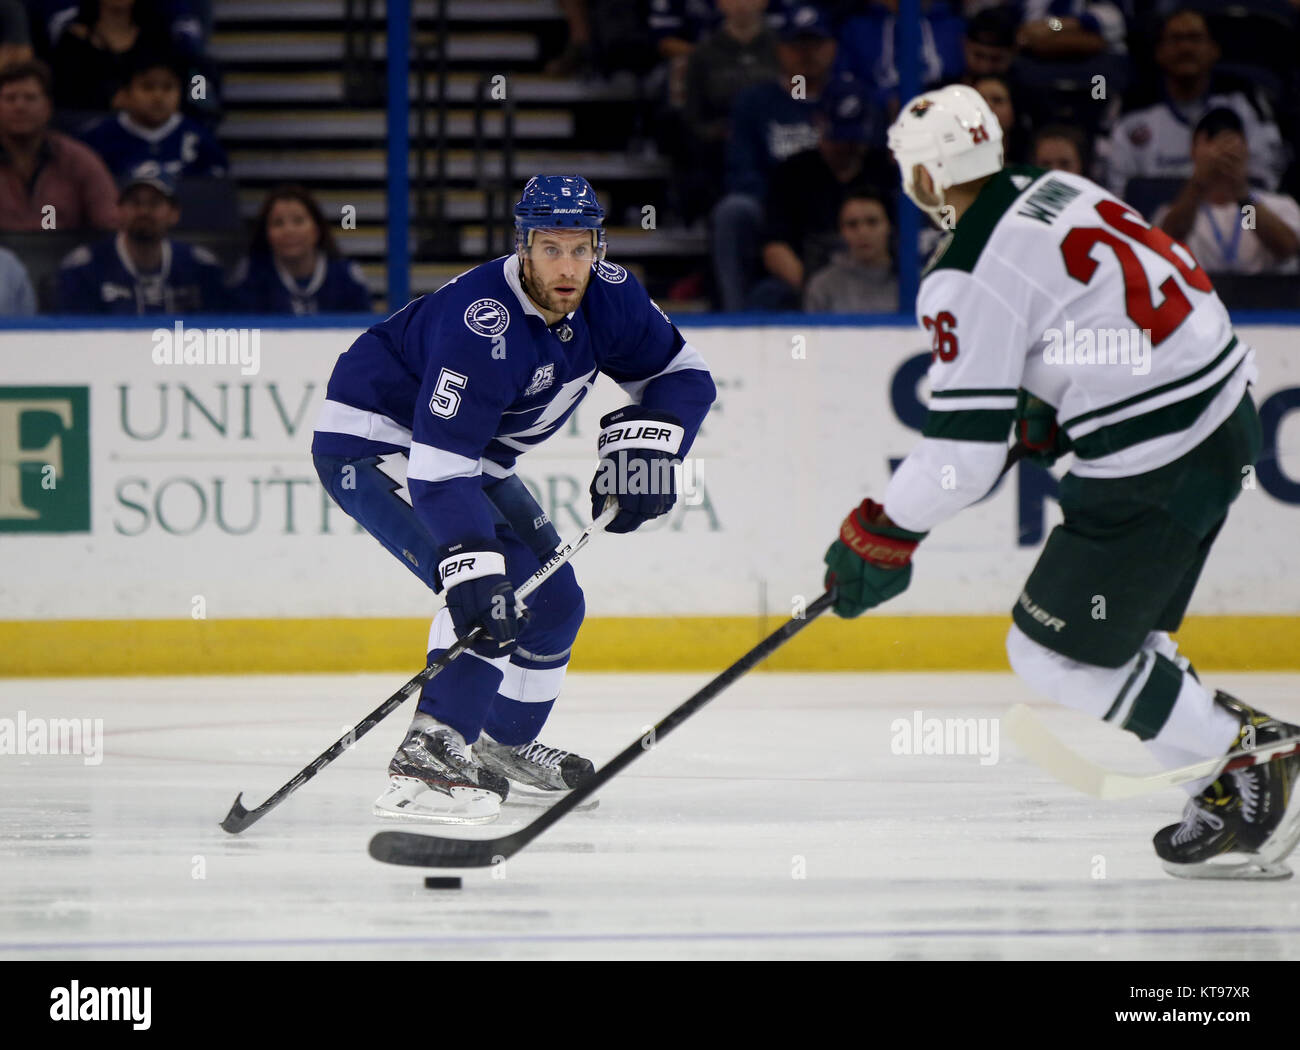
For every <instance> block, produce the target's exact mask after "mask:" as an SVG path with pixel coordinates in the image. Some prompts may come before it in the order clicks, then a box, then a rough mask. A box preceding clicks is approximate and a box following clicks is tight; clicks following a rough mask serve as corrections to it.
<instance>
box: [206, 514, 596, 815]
mask: <svg viewBox="0 0 1300 1050" xmlns="http://www.w3.org/2000/svg"><path fill="white" fill-rule="evenodd" d="M617 513H618V502H617V501H616V500H614V499H612V498H611V499H610V500H609V501H608V502H607V503H606V506H605V509H604V511H602V512H601V514H600V516H599V517H598V518H596V520H595V521H593V522H592V523H591V524H590V525H588V526H587V527H586V528H585V529H583V530H582V533H581V535H579V536H578V537H577V538H575V539H573V540H570V541H569V542H568V543H566V544H565V545H564V546H563V547H560V548H559V549H558V550H556V552H555V553H554V554H553V555H551V557H550V559H549V560H548V561H547V562H546V564H545V565H543V566H542V567H541V568H539V569H538V570H537V571H536V572H535V573H533V574H532V576H530V577H529V578H528V579H527V580H525V581H524V583H523V584H522V585H521V586H520V587H519V588H517V589H516V590H515V598H516V599H517V600H518V599H523V598H526V597H527V596H528V595H530V594H532V593H533V591H535V590H537V588H538V587H540V586H541V585H542V584H543V583H545V582H546V580H547V578H548V577H550V576H551V575H552V574H553V573H554V572H555V571H556V570H557V569H558V568H559V567H560V566H561V565H564V564H565V563H566V562H568V560H569V559H570V558H572V557H573V556H574V555H575V554H577V553H578V551H580V550H582V548H583V547H585V546H586V545H587V541H588V540H590V539H591V536H592V533H594V532H596V531H597V530H598V529H601V528H603V527H604V526H605V525H608V524H609V523H610V522H611V521H613V520H614V516H615V515H616V514H617ZM482 630H483V628H482V627H476V628H474V630H472V631H471V632H470V633H469V634H467V635H466V636H465V637H464V638H461V639H459V640H457V642H456V643H455V644H454V645H453V646H452V647H451V648H450V649H448V650H447V651H446V652H445V653H443V654H442V655H441V656H439V657H438V658H437V659H436V660H434V661H433V662H432V663H431V664H429V665H428V666H427V667H425V668H424V670H422V671H421V672H420V673H419V674H417V675H416V676H415V677H414V678H412V679H411V680H410V681H409V682H407V683H406V684H405V685H404V686H402V688H401V689H399V690H397V692H395V693H394V694H393V695H392V696H390V697H389V698H388V699H387V700H385V701H384V702H383V703H382V704H380V705H379V706H378V707H376V708H375V709H374V710H373V711H371V712H370V714H368V715H366V717H365V718H363V719H362V720H361V721H360V722H358V723H357V724H356V725H355V726H353V727H352V728H351V729H349V730H348V732H347V733H346V734H345V735H344V736H342V737H340V738H339V739H338V740H336V741H335V742H334V743H333V744H332V745H330V747H329V748H327V749H326V750H325V751H323V752H321V754H319V755H318V756H317V757H316V758H314V759H313V760H312V761H311V762H309V763H308V764H307V765H306V766H305V767H304V768H303V769H301V770H300V771H299V772H298V775H297V776H295V777H294V778H293V779H292V780H290V781H289V782H288V783H287V784H285V785H284V786H283V787H282V788H280V790H279V791H277V792H276V793H275V794H274V795H272V796H271V797H270V798H268V799H267V800H266V801H265V802H263V803H262V804H261V805H260V806H257V807H256V808H254V809H245V808H244V805H243V798H244V793H243V792H242V791H241V792H240V793H239V794H238V795H236V796H235V804H234V805H233V806H231V807H230V812H229V813H227V814H226V819H225V820H223V821H222V822H221V826H222V828H223V829H225V830H226V831H228V832H230V833H231V834H232V835H238V834H239V833H240V832H241V831H243V830H244V829H245V828H246V827H248V826H249V825H250V824H254V823H256V822H257V821H259V820H261V819H262V818H263V817H264V816H266V814H267V813H269V812H270V811H271V810H273V809H274V808H275V807H276V806H278V805H279V804H280V803H281V802H283V801H284V800H285V799H286V798H288V797H289V796H290V795H292V794H293V793H294V792H295V791H297V790H298V789H299V788H300V787H302V786H303V784H305V783H307V781H309V780H310V779H311V778H312V777H314V776H315V775H316V774H317V773H319V772H320V771H321V770H322V769H324V768H325V767H326V766H328V765H329V764H330V763H331V762H333V761H334V760H335V759H336V758H338V757H339V755H341V754H343V752H344V751H346V750H347V749H348V748H350V747H351V746H352V745H353V744H354V743H356V741H357V740H359V739H360V738H361V737H363V736H365V735H366V734H367V733H369V732H370V730H372V729H374V728H375V726H377V725H378V724H379V723H380V722H382V721H383V720H384V719H385V718H387V717H388V716H389V715H390V714H392V712H393V711H395V710H396V709H397V708H398V707H399V706H401V704H402V703H403V702H405V701H406V700H407V699H408V698H410V697H412V696H414V695H415V694H416V693H418V692H419V691H420V689H421V688H422V687H423V685H424V683H425V682H427V681H429V679H431V678H433V676H434V675H436V674H437V673H438V672H439V671H441V670H442V669H443V668H444V667H446V666H447V665H448V664H449V663H451V662H452V661H453V660H454V659H456V657H458V656H459V655H460V654H461V653H463V652H464V651H465V650H466V649H467V648H469V647H470V646H471V645H472V644H473V643H474V641H475V640H476V639H477V638H478V636H479V634H480V633H481V632H482Z"/></svg>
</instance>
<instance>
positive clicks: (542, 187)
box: [515, 175, 605, 261]
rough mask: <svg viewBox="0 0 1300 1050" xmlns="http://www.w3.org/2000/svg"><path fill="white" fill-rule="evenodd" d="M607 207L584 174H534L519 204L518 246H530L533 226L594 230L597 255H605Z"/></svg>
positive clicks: (520, 197)
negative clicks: (602, 204) (605, 207)
mask: <svg viewBox="0 0 1300 1050" xmlns="http://www.w3.org/2000/svg"><path fill="white" fill-rule="evenodd" d="M604 222H605V209H604V208H602V207H601V206H600V201H599V200H597V199H596V191H595V190H593V189H592V188H591V183H589V182H588V181H587V180H586V179H584V178H583V177H582V176H581V175H534V176H533V177H532V178H531V179H529V180H528V183H527V185H525V186H524V192H523V193H521V194H520V195H519V203H518V204H516V205H515V247H516V248H517V249H519V250H522V249H523V248H524V247H526V246H527V244H528V241H529V238H530V236H531V234H532V231H533V230H591V231H593V235H594V238H595V239H594V242H593V244H594V248H595V258H596V261H599V260H601V259H603V258H605V227H604Z"/></svg>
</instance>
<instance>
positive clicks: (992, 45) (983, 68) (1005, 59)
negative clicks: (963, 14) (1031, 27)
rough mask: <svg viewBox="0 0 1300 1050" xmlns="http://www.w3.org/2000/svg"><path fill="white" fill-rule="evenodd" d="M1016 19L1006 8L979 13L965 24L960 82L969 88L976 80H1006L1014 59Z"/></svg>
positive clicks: (1011, 11)
mask: <svg viewBox="0 0 1300 1050" xmlns="http://www.w3.org/2000/svg"><path fill="white" fill-rule="evenodd" d="M1017 25H1018V19H1017V17H1016V13H1015V11H1014V10H1012V9H1011V8H1008V7H992V8H986V9H985V10H983V11H980V12H979V13H978V14H976V15H975V16H974V17H973V18H971V19H970V20H969V21H968V22H967V23H966V35H965V37H964V38H963V40H962V57H963V59H964V60H965V61H964V67H963V71H962V76H961V82H962V83H963V84H966V85H967V86H972V85H973V84H974V82H975V80H976V78H977V77H982V76H999V77H1004V76H1007V75H1008V74H1009V72H1010V70H1011V63H1012V62H1013V61H1014V60H1015V57H1016V28H1017Z"/></svg>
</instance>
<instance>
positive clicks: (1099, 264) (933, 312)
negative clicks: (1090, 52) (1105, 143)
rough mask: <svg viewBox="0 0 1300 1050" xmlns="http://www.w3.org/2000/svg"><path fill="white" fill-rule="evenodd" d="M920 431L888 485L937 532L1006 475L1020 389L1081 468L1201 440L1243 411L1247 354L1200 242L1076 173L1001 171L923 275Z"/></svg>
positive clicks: (1160, 457) (1112, 469) (905, 513)
mask: <svg viewBox="0 0 1300 1050" xmlns="http://www.w3.org/2000/svg"><path fill="white" fill-rule="evenodd" d="M916 311H917V318H918V320H919V321H920V323H921V325H922V327H923V328H925V330H926V331H927V332H928V333H929V334H930V336H931V338H932V340H933V342H932V363H931V365H930V372H929V378H930V405H929V413H928V415H927V417H926V423H925V428H924V431H923V438H922V440H921V441H920V443H919V444H918V445H917V446H916V448H914V449H913V451H912V453H911V454H910V455H909V456H908V457H907V459H906V460H904V461H903V463H902V464H901V465H900V466H899V468H898V470H897V471H896V472H895V474H894V477H893V479H892V480H891V481H890V484H889V487H888V489H887V490H886V492H885V509H886V511H887V513H888V514H889V516H890V517H891V518H892V519H893V520H894V521H896V522H897V523H898V524H899V525H902V526H903V527H904V528H909V529H916V530H918V531H924V530H928V529H929V528H931V527H932V526H934V525H936V524H938V523H939V522H940V521H943V520H945V519H946V518H949V517H951V516H952V515H953V514H955V513H957V511H959V510H961V509H962V508H963V507H965V506H967V505H969V504H970V503H973V502H974V501H975V500H977V499H979V498H980V497H981V496H983V495H984V494H985V493H986V492H987V491H988V489H989V487H990V486H991V485H992V483H993V481H994V480H995V479H996V477H997V474H998V471H999V470H1000V469H1001V467H1002V464H1003V461H1004V458H1005V454H1006V441H1007V436H1008V434H1009V433H1010V431H1011V429H1012V424H1013V421H1014V418H1015V407H1016V395H1017V392H1018V390H1019V389H1020V388H1022V387H1023V388H1024V389H1025V390H1027V391H1029V392H1030V393H1031V394H1033V395H1034V396H1036V397H1038V398H1041V399H1042V400H1043V401H1045V402H1047V403H1048V404H1049V405H1051V406H1053V407H1054V408H1055V410H1056V416H1057V420H1058V422H1059V424H1060V426H1061V428H1062V430H1064V431H1065V433H1066V435H1067V436H1068V437H1069V439H1070V441H1071V443H1072V445H1073V451H1074V456H1075V460H1074V464H1073V466H1072V468H1071V469H1072V471H1073V473H1075V474H1076V475H1079V476H1083V477H1097V478H1117V477H1129V476H1132V475H1136V474H1142V473H1145V472H1146V471H1149V470H1154V469H1155V468H1157V467H1161V466H1164V465H1165V464H1166V463H1170V462H1172V461H1173V460H1175V459H1177V458H1178V457H1179V456H1182V455H1183V454H1185V453H1186V452H1189V451H1190V450H1191V449H1193V448H1195V447H1196V446H1197V445H1198V444H1200V443H1201V441H1203V440H1204V439H1205V438H1206V437H1208V436H1209V435H1210V433H1212V432H1213V431H1214V430H1215V428H1217V427H1218V426H1219V425H1220V424H1221V423H1222V422H1223V421H1224V420H1225V419H1227V417H1228V416H1229V414H1230V413H1231V412H1232V410H1233V409H1234V408H1236V406H1237V404H1238V403H1239V402H1240V401H1241V399H1242V397H1243V396H1244V394H1245V392H1246V387H1247V384H1248V383H1249V381H1250V380H1251V379H1253V378H1254V364H1253V353H1252V351H1251V350H1250V349H1249V347H1247V346H1246V345H1245V344H1244V343H1242V342H1241V341H1240V340H1238V339H1237V338H1236V337H1235V336H1234V335H1233V332H1232V323H1231V321H1230V319H1229V317H1228V312H1227V310H1226V309H1225V308H1224V305H1223V303H1222V302H1221V301H1220V299H1219V297H1218V296H1217V295H1216V294H1215V293H1214V289H1213V287H1212V286H1211V284H1210V279H1209V277H1208V276H1207V275H1206V273H1205V271H1204V270H1203V269H1202V268H1201V267H1200V266H1198V265H1197V262H1196V260H1195V258H1193V257H1192V255H1191V253H1190V252H1189V251H1188V250H1187V249H1186V248H1185V247H1184V246H1183V245H1181V244H1179V243H1178V242H1177V241H1175V240H1173V239H1172V238H1171V237H1169V236H1168V234H1166V233H1164V232H1162V231H1161V230H1159V229H1153V228H1152V227H1151V226H1149V225H1148V224H1147V223H1146V222H1145V221H1144V220H1143V219H1142V217H1141V216H1140V215H1138V214H1137V213H1136V212H1134V211H1133V210H1132V209H1130V208H1129V207H1128V206H1127V205H1125V204H1124V203H1123V202H1122V201H1120V200H1119V199H1118V198H1116V197H1114V196H1112V195H1111V194H1110V193H1108V192H1106V191H1105V190H1104V189H1102V188H1101V187H1100V186H1098V185H1096V184H1095V183H1093V182H1090V181H1089V180H1087V179H1085V178H1082V177H1080V176H1078V175H1070V174H1066V173H1064V172H1055V171H1054V172H1047V171H1043V170H1042V169H1040V168H1032V167H1027V166H1025V167H1012V168H1005V169H1003V170H1002V171H1001V172H999V173H998V174H997V175H995V176H994V177H993V178H992V179H990V180H989V182H988V183H987V184H986V185H985V187H984V188H983V190H982V191H981V192H980V195H979V197H978V198H976V200H975V202H974V203H973V204H972V205H971V206H970V208H969V209H967V211H966V212H965V214H964V215H963V216H962V218H961V220H960V222H958V224H957V228H956V230H955V231H954V232H953V234H952V237H951V239H950V240H949V241H948V243H947V244H946V245H945V246H944V247H942V248H941V249H940V250H939V252H938V253H937V254H936V256H935V258H934V259H933V260H932V261H931V263H930V265H929V267H928V268H927V270H926V272H925V273H924V274H923V276H922V279H921V288H920V292H919V294H918V296H917V302H916Z"/></svg>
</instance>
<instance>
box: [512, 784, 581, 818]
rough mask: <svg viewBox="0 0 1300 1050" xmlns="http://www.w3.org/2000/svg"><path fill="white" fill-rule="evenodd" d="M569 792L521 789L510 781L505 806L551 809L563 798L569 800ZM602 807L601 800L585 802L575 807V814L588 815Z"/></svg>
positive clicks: (530, 788)
mask: <svg viewBox="0 0 1300 1050" xmlns="http://www.w3.org/2000/svg"><path fill="white" fill-rule="evenodd" d="M568 797H569V792H567V791H544V790H542V789H540V788H533V787H521V786H520V785H519V784H517V783H515V782H514V781H513V780H512V781H510V794H509V795H507V796H506V801H505V804H506V805H507V806H509V805H515V806H523V807H525V808H528V809H549V808H550V807H551V806H553V805H555V803H557V802H559V801H560V799H562V798H568ZM599 805H600V799H598V798H593V799H591V800H590V801H589V802H583V803H582V804H580V805H577V806H574V807H573V812H574V813H587V812H589V811H590V810H593V809H595V808H596V807H597V806H599Z"/></svg>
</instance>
